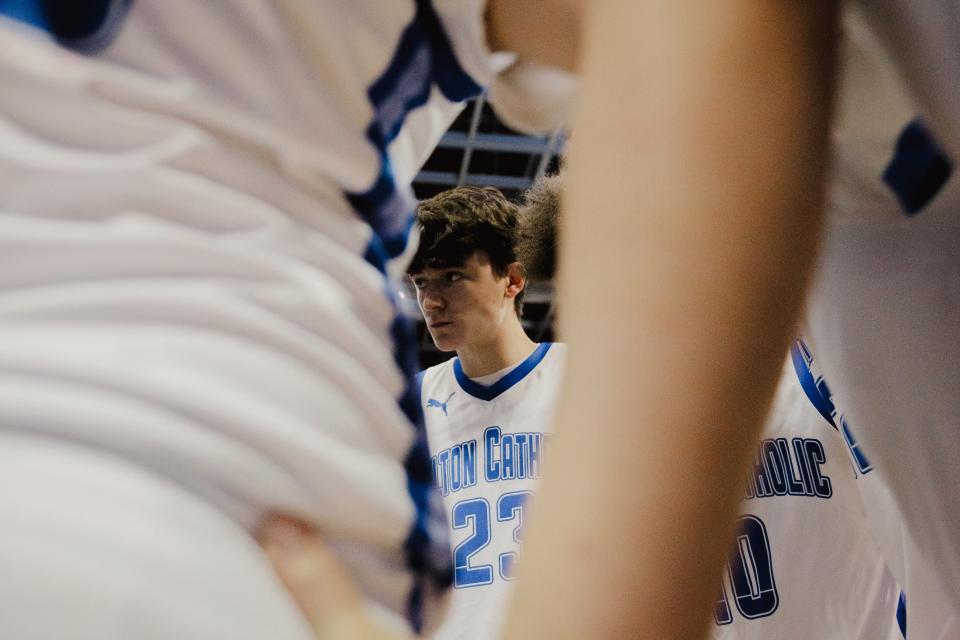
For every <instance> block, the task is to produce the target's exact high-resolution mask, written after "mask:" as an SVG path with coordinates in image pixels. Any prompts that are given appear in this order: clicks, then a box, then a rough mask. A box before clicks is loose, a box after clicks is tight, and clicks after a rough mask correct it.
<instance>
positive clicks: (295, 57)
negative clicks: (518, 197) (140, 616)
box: [0, 0, 513, 637]
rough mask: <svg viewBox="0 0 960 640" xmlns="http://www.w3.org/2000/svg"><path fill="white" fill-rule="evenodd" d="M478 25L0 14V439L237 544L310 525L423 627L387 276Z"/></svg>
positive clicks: (216, 7)
mask: <svg viewBox="0 0 960 640" xmlns="http://www.w3.org/2000/svg"><path fill="white" fill-rule="evenodd" d="M484 9H485V7H484V2H482V0H467V1H465V2H464V1H461V0H433V1H429V0H405V1H404V0H389V1H383V0H350V1H349V2H344V1H337V0H291V1H285V2H254V1H224V2H221V1H215V2H207V1H199V2H197V1H195V0H136V2H130V1H128V0H108V1H104V2H99V1H97V2H95V1H93V0H90V1H85V0H79V1H77V2H49V1H47V0H16V1H11V2H0V86H2V87H3V89H2V90H0V255H2V256H3V258H2V263H3V268H2V269H0V398H2V402H0V429H2V430H10V431H11V432H15V433H16V434H19V435H24V434H25V435H26V436H28V437H36V438H39V439H41V441H50V442H54V441H57V442H69V443H73V446H76V447H80V448H84V449H85V448H89V449H92V450H95V451H98V452H101V453H103V454H106V455H109V456H115V457H116V458H118V459H119V460H121V461H123V462H128V463H132V465H133V466H130V467H128V468H129V469H130V470H131V473H134V472H135V470H137V472H144V471H145V472H149V473H151V474H156V476H157V477H159V478H161V479H162V480H163V481H164V482H168V483H170V484H174V485H177V486H182V487H185V488H186V489H187V491H188V492H190V493H191V494H192V495H195V496H199V497H200V498H202V500H203V501H204V504H206V505H207V507H208V508H209V509H211V510H214V511H216V512H218V513H219V514H220V515H225V516H226V517H227V518H228V520H232V521H233V523H234V525H235V526H236V527H237V532H236V534H237V536H238V538H243V537H244V536H245V535H246V534H245V532H244V529H250V528H252V527H254V526H255V525H256V523H257V522H258V521H259V519H260V518H261V517H262V516H263V514H264V513H265V512H268V511H283V512H287V513H292V514H294V515H298V516H301V517H303V518H305V519H306V520H307V521H309V522H311V523H314V524H316V525H318V526H319V527H320V528H321V529H323V530H324V532H325V533H326V534H327V535H329V536H330V537H331V539H333V540H334V542H336V543H337V545H338V548H341V549H342V551H343V555H344V557H345V558H346V559H347V560H348V562H349V563H350V565H351V567H352V568H353V570H354V573H355V574H356V575H357V577H358V579H359V580H360V582H361V585H362V587H363V588H364V590H365V592H366V593H367V594H368V595H370V597H371V598H372V599H374V600H375V601H377V602H379V603H380V604H382V605H384V606H386V607H387V608H388V609H390V610H392V611H395V612H398V613H401V614H404V615H406V616H407V617H408V619H409V621H410V624H411V626H413V627H414V628H420V627H421V626H422V625H424V624H428V623H429V620H430V619H431V618H432V619H436V617H437V613H438V612H437V609H438V606H437V605H438V604H439V603H440V602H441V600H442V598H441V594H442V593H443V591H444V589H445V586H446V583H447V582H448V580H449V566H448V564H449V563H448V561H447V558H448V554H447V553H446V549H447V543H446V540H445V539H444V538H443V537H442V534H443V531H444V529H445V527H444V526H442V524H437V523H436V522H435V520H437V518H439V516H440V514H439V511H438V510H437V509H433V508H431V504H432V502H437V505H436V506H437V507H439V503H438V501H436V500H435V498H434V497H431V496H433V491H432V487H433V482H432V479H431V477H430V467H429V458H428V456H427V454H426V445H425V443H424V436H423V434H422V432H421V429H422V427H421V428H420V429H418V428H417V426H416V425H417V423H418V421H419V420H420V418H419V413H420V412H419V407H418V404H417V401H416V399H415V398H414V397H413V386H412V377H413V374H414V373H415V367H416V364H415V341H414V340H413V339H412V337H411V336H412V331H411V329H410V327H409V326H407V324H406V323H405V321H404V320H403V319H402V318H401V317H400V315H399V314H398V313H397V310H396V307H395V304H394V302H393V300H392V299H391V297H392V294H391V293H390V292H391V289H392V284H391V282H390V277H389V276H390V275H391V274H393V273H396V272H397V271H401V272H402V270H403V267H404V265H403V260H401V259H400V258H402V256H403V255H404V254H405V252H406V253H407V254H409V250H410V248H409V247H407V246H406V245H407V237H408V231H409V229H410V227H411V224H412V220H413V212H414V204H415V201H414V198H413V195H412V191H411V189H410V185H409V183H410V181H411V180H412V178H413V176H414V175H415V173H416V171H417V169H418V168H419V165H420V163H422V162H423V161H424V159H425V158H426V156H427V154H428V153H429V152H430V151H431V150H432V148H433V146H434V144H435V143H436V141H437V140H438V139H439V136H440V135H441V134H442V133H443V131H444V130H445V129H446V127H447V125H448V124H449V122H450V121H451V120H452V118H453V117H454V116H455V114H456V113H457V111H458V110H459V108H460V103H461V101H462V100H464V99H466V98H469V97H471V96H474V95H476V94H478V93H479V92H480V91H481V89H482V87H483V86H485V85H487V84H490V83H492V82H495V81H496V80H497V77H496V74H497V73H498V72H499V71H501V70H502V69H503V68H504V67H505V66H507V64H509V63H510V62H511V61H512V59H513V57H512V56H510V55H506V54H494V53H492V52H490V51H489V50H488V48H487V46H486V43H485V41H484V25H483V14H484ZM25 446H26V447H29V444H26V445H25ZM31 450H32V449H31ZM78 455H79V454H78ZM6 471H7V470H6V469H0V487H2V488H0V511H3V510H4V506H3V505H5V504H6V500H7V499H10V500H13V497H12V496H10V495H9V492H11V491H13V487H14V484H15V482H14V478H12V477H10V478H6V476H3V474H4V473H5V472H6ZM40 471H42V470H40ZM10 473H12V471H10ZM4 478H6V480H9V481H6V480H4ZM16 481H17V482H19V476H18V477H17V478H16ZM77 486H80V485H77ZM102 504H104V503H101V505H102ZM147 511H148V512H149V510H147ZM4 512H5V511H4ZM165 514H166V512H164V513H160V512H159V510H158V512H157V514H156V515H157V517H158V518H162V517H166V515H165ZM111 515H118V516H121V515H122V514H111ZM141 516H142V514H141ZM89 517H91V518H95V517H96V514H91V515H90V516H89ZM28 518H29V516H27V515H22V517H21V520H19V521H18V524H23V525H24V527H25V529H24V530H23V532H22V535H23V536H24V537H25V538H30V531H31V529H30V526H29V525H28V524H27V522H28ZM138 520H140V521H142V517H141V518H138ZM38 526H39V525H38ZM18 531H19V530H18ZM436 532H439V534H440V536H441V537H440V538H435V535H434V534H435V533H436ZM197 539H199V536H198V537H197ZM185 542H186V543H188V542H189V539H187V540H185ZM246 542H247V543H249V536H247V537H246ZM239 546H242V544H241V545H239ZM248 546H249V545H248ZM5 548H6V549H10V548H12V547H10V546H7V547H5ZM75 550H76V553H78V554H83V553H84V549H83V548H81V547H77V548H75ZM149 552H150V550H149V548H147V549H145V550H144V553H149ZM251 552H254V553H255V550H252V551H251ZM2 553H3V552H2V551H0V555H2ZM0 565H3V566H9V564H8V563H7V562H5V561H3V558H2V557H0ZM117 570H118V571H120V569H117ZM43 575H44V574H43V572H42V571H40V570H39V569H38V570H36V571H33V572H32V573H30V572H28V573H25V574H22V575H14V574H9V573H7V574H4V576H3V577H0V582H2V581H4V580H8V581H11V584H12V585H15V586H16V587H17V591H16V592H17V593H18V594H20V595H21V597H23V598H28V597H29V596H30V595H31V594H40V593H43V592H44V589H45V586H44V585H45V584H48V583H49V577H41V576H43ZM268 579H269V578H268ZM33 580H36V582H32V581H33ZM118 580H121V581H122V580H123V576H120V577H118ZM44 581H46V582H44ZM232 582H233V583H234V584H242V583H237V582H236V581H232ZM265 588H267V589H268V590H269V589H272V590H273V591H274V592H275V593H276V594H278V595H277V597H283V596H281V595H279V594H280V593H281V592H280V590H279V587H278V585H277V584H276V583H275V582H272V583H268V584H267V586H266V587H265ZM258 593H259V592H258ZM38 597H39V596H38ZM19 602H22V601H21V600H17V599H9V598H7V599H5V600H4V602H2V603H0V618H3V619H4V620H5V621H7V622H8V623H10V624H12V625H13V627H12V629H13V631H10V633H12V634H13V635H17V633H16V629H17V625H18V620H19V619H18V618H14V617H13V615H14V614H15V613H16V614H18V615H19V614H20V613H22V612H23V611H25V610H26V609H28V608H29V607H28V606H26V605H25V606H20V605H19V604H18V603H19ZM185 606H186V605H185ZM192 606H197V607H199V606H204V603H203V602H200V601H197V602H196V603H195V604H194V605H192ZM224 607H225V608H226V609H227V613H228V615H230V616H236V615H240V613H238V612H242V613H244V614H249V615H255V614H256V611H255V610H253V609H250V608H249V607H247V606H245V605H239V604H237V605H235V606H230V605H229V603H225V604H224ZM24 615H26V614H24ZM78 615H80V614H78ZM212 617H214V618H216V615H215V614H214V615H213V616H212ZM182 619H183V620H187V617H183V618H182ZM63 620H64V621H65V622H64V624H65V625H66V626H68V627H71V628H73V629H77V630H81V629H83V628H85V622H84V621H83V620H81V619H73V618H66V617H64V618H63ZM11 621H12V622H11ZM184 624H187V623H184ZM238 626H240V627H242V626H243V625H242V624H241V625H238ZM252 629H253V627H251V633H253V632H254V631H253V630H252ZM9 630H10V628H8V631H9ZM71 633H72V631H71ZM54 635H57V634H56V633H55V634H54ZM63 635H64V634H63V633H60V634H59V637H63ZM121 635H122V636H123V637H132V636H138V637H140V636H141V635H142V634H140V633H139V632H137V631H136V630H131V629H126V631H124V632H123V633H121ZM174 635H177V634H174ZM231 637H236V636H231ZM258 637H261V636H258Z"/></svg>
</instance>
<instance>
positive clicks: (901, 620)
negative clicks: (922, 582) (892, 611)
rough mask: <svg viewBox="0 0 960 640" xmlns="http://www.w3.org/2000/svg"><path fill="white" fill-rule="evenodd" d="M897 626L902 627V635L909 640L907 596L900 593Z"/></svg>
mask: <svg viewBox="0 0 960 640" xmlns="http://www.w3.org/2000/svg"><path fill="white" fill-rule="evenodd" d="M897 626H899V627H900V635H902V636H903V638H904V640H906V638H907V596H906V594H904V593H903V591H901V592H900V600H899V601H898V602H897Z"/></svg>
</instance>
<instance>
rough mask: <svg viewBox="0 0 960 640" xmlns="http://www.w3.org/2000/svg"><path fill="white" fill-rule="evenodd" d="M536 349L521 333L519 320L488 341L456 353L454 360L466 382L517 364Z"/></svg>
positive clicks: (510, 323) (521, 328)
mask: <svg viewBox="0 0 960 640" xmlns="http://www.w3.org/2000/svg"><path fill="white" fill-rule="evenodd" d="M536 346H537V345H536V343H535V342H534V341H533V340H531V339H530V338H529V337H527V334H526V333H525V332H524V330H523V327H522V326H521V324H520V319H519V318H515V319H512V320H511V321H509V322H508V323H507V324H506V326H504V327H503V328H502V330H501V331H498V332H497V333H496V334H495V335H494V337H493V338H492V339H491V340H488V341H484V342H478V343H473V344H470V345H467V346H465V347H463V348H462V349H457V357H459V358H460V366H461V367H463V372H464V373H465V374H467V377H468V378H479V377H481V376H486V375H490V374H491V373H496V372H497V371H500V370H501V369H506V368H507V367H509V366H510V365H512V364H517V363H518V362H520V361H521V360H523V359H524V358H526V357H527V356H528V355H530V353H531V352H532V351H533V350H534V348H536Z"/></svg>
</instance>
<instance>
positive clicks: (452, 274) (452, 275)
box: [447, 271, 463, 282]
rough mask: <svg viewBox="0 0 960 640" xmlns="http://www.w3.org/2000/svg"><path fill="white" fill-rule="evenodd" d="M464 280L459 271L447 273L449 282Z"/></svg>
mask: <svg viewBox="0 0 960 640" xmlns="http://www.w3.org/2000/svg"><path fill="white" fill-rule="evenodd" d="M462 278H463V274H462V273H460V272H459V271H447V282H456V281H457V280H461V279H462Z"/></svg>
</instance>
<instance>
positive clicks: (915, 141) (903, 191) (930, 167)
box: [883, 120, 953, 216]
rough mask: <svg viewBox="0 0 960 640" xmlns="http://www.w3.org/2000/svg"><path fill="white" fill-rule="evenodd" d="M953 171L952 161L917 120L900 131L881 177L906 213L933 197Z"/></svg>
mask: <svg viewBox="0 0 960 640" xmlns="http://www.w3.org/2000/svg"><path fill="white" fill-rule="evenodd" d="M952 173H953V163H952V162H951V161H950V158H949V157H948V156H947V154H946V152H944V151H943V149H942V148H941V147H940V145H939V144H937V141H936V140H935V139H934V137H933V135H932V134H931V133H930V132H929V131H928V130H927V128H926V127H924V126H923V123H922V122H920V120H914V121H912V122H910V123H908V124H907V126H906V127H904V128H903V131H901V132H900V136H899V137H898V138H897V143H896V146H895V147H894V151H893V157H892V158H891V159H890V164H888V165H887V168H886V169H885V170H884V172H883V181H884V182H885V183H886V184H887V186H888V187H890V189H891V190H892V191H893V193H894V195H895V196H896V197H897V200H898V201H899V202H900V206H901V207H903V210H904V212H905V213H906V214H907V215H908V216H913V215H916V214H917V213H919V212H920V210H921V209H923V208H924V207H925V206H927V205H928V204H929V203H930V201H931V200H933V199H934V198H935V197H936V195H937V193H939V192H940V189H942V188H943V185H944V184H946V182H947V180H949V179H950V175H951V174H952Z"/></svg>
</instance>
